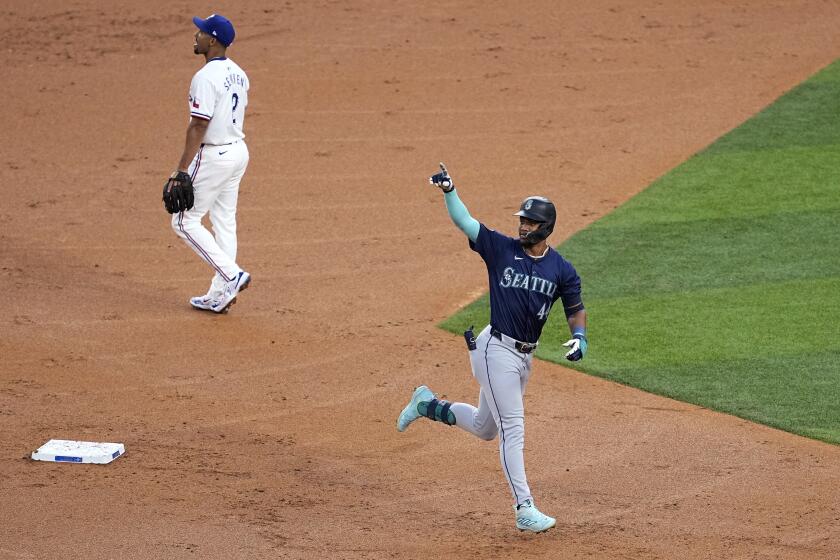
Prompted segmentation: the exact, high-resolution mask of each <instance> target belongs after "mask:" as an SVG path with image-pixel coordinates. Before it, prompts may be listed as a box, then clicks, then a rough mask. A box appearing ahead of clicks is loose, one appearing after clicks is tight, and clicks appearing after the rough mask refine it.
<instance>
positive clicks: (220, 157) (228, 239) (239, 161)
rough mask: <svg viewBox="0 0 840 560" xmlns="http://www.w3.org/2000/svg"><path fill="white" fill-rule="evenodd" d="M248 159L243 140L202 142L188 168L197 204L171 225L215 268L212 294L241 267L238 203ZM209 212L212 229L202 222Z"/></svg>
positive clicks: (182, 213) (211, 286)
mask: <svg viewBox="0 0 840 560" xmlns="http://www.w3.org/2000/svg"><path fill="white" fill-rule="evenodd" d="M248 159H249V155H248V147H247V146H246V145H245V142H244V141H242V140H240V141H238V142H234V143H233V144H226V145H223V146H213V145H209V144H203V145H202V146H201V148H200V149H199V150H198V153H197V154H196V156H195V158H193V161H192V163H191V164H190V168H189V173H190V177H192V180H193V187H194V188H195V206H193V207H192V209H190V210H187V211H186V212H181V213H179V214H174V215H173V216H172V229H174V230H175V233H176V234H178V237H180V238H181V239H183V240H184V241H185V242H186V243H187V245H189V246H190V247H191V248H192V249H193V251H195V252H196V253H197V254H198V256H199V257H201V258H202V259H203V260H204V262H206V263H207V264H209V265H210V266H211V267H212V268H213V270H214V271H215V274H214V275H213V279H212V280H211V282H210V290H209V291H208V293H209V294H211V295H214V294H219V293H221V292H222V290H223V289H224V285H225V283H226V282H229V281H230V280H232V279H234V278H236V275H237V274H239V272H240V271H241V270H242V269H241V268H240V267H239V265H237V264H236V203H237V200H238V198H239V182H240V181H241V180H242V176H243V175H244V174H245V169H246V168H247V167H248ZM208 212H209V213H210V223H211V224H212V226H213V233H210V232H209V231H208V230H207V229H206V228H205V227H204V226H203V225H202V224H201V219H202V218H203V217H204V216H205V215H206V214H207V213H208ZM214 234H215V235H214Z"/></svg>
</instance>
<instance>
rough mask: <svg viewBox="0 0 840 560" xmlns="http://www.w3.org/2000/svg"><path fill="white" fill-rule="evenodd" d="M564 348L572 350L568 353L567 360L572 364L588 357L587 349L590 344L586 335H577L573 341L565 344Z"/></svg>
mask: <svg viewBox="0 0 840 560" xmlns="http://www.w3.org/2000/svg"><path fill="white" fill-rule="evenodd" d="M563 346H565V347H566V348H569V349H570V350H569V351H568V352H566V359H567V360H569V361H570V362H577V361H578V360H582V359H583V357H584V356H586V349H587V348H588V347H589V343H588V342H587V341H586V337H585V336H584V335H582V334H576V335H574V337H573V338H572V339H571V340H569V341H568V342H566V343H565V344H563Z"/></svg>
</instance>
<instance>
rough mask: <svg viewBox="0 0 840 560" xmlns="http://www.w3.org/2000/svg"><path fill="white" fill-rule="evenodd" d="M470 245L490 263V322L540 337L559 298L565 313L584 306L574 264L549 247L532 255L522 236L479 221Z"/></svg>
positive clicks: (523, 336)
mask: <svg viewBox="0 0 840 560" xmlns="http://www.w3.org/2000/svg"><path fill="white" fill-rule="evenodd" d="M470 249H472V250H473V251H475V252H476V253H478V254H479V255H481V258H482V259H484V263H485V264H486V265H487V276H488V278H489V281H490V324H491V325H493V326H494V327H495V328H497V329H499V330H500V331H502V332H503V333H504V334H506V335H508V336H510V337H513V338H515V339H517V340H520V341H522V342H531V343H534V342H537V340H539V338H540V334H541V333H542V329H543V326H545V322H546V320H547V319H548V314H549V312H550V311H551V308H552V306H553V305H554V302H556V301H557V299H558V298H560V299H562V302H563V307H564V308H565V309H566V311H567V315H569V314H572V313H576V312H577V311H579V310H581V309H583V303H582V301H581V298H580V277H579V276H578V274H577V271H575V267H573V266H572V264H571V263H570V262H568V261H567V260H566V259H564V258H563V257H561V256H560V253H558V252H557V251H555V250H554V249H552V248H551V247H549V248H548V251H547V252H546V254H545V256H543V257H540V258H534V257H530V256H528V255H527V254H526V253H525V250H524V249H523V248H522V245H521V244H520V243H519V240H518V239H514V238H513V237H508V236H506V235H502V234H501V233H498V232H495V231H493V230H491V229H488V228H487V227H486V226H485V225H484V224H481V226H480V228H479V230H478V237H477V238H476V240H475V242H474V243H473V242H472V241H470Z"/></svg>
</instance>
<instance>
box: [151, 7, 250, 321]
mask: <svg viewBox="0 0 840 560" xmlns="http://www.w3.org/2000/svg"><path fill="white" fill-rule="evenodd" d="M193 23H195V25H196V27H198V31H196V33H195V44H194V45H193V50H194V51H195V54H200V55H203V56H204V59H205V64H204V66H203V67H202V68H201V69H200V70H199V71H198V72H196V74H195V76H193V79H192V83H191V84H190V95H189V108H190V121H189V125H188V126H187V135H186V136H187V137H186V142H185V146H184V152H183V154H182V155H181V160H180V162H179V163H178V171H176V172H175V173H173V174H172V178H170V182H172V181H177V178H176V177H177V176H180V177H183V178H184V182H185V183H187V186H189V183H190V182H191V183H192V188H193V189H194V204H193V205H192V207H191V208H190V206H189V205H182V208H184V207H186V209H184V210H183V211H179V212H177V213H175V214H173V216H172V229H174V230H175V233H177V234H178V237H180V238H181V239H183V240H184V241H185V242H186V243H187V245H189V246H190V247H191V248H192V249H193V250H194V251H195V252H196V253H197V254H198V255H199V256H200V257H201V258H202V259H203V260H204V261H205V262H206V263H207V264H209V265H210V266H211V267H212V268H213V271H214V275H213V279H212V281H211V283H210V289H209V290H208V291H207V293H206V294H205V295H203V296H196V297H193V298H191V299H190V304H191V305H192V306H193V307H194V308H195V309H200V310H205V311H212V312H215V313H225V312H226V311H227V310H228V308H229V307H230V306H231V304H233V303H234V302H235V300H236V296H237V295H238V294H239V292H241V291H243V290H244V289H245V288H247V287H248V285H249V283H250V282H251V275H250V274H248V273H247V272H246V271H244V270H243V269H242V267H240V266H239V265H238V264H237V262H236V204H237V199H238V196H239V182H240V181H241V180H242V176H243V175H244V174H245V169H246V167H247V166H248V157H249V156H248V147H247V146H246V145H245V134H244V133H243V131H242V126H243V124H244V122H245V108H246V107H247V106H248V88H249V85H250V84H249V81H248V76H247V75H246V74H245V72H244V71H243V70H242V68H240V67H239V66H238V65H237V64H236V63H235V62H234V61H233V60H231V59H229V58H227V56H226V50H227V47H229V46H230V44H231V43H232V42H233V39H234V36H235V31H234V29H233V24H231V22H230V21H229V20H228V19H227V18H225V17H223V16H220V15H218V14H213V15H211V16H210V17H208V18H207V19H201V18H198V17H194V18H193ZM184 173H186V174H188V177H187V176H185V175H184ZM191 196H192V194H191ZM164 201H166V189H165V190H164ZM176 210H177V205H176ZM171 211H172V210H170V212H171ZM208 212H209V213H210V222H211V223H212V225H213V233H210V231H208V230H207V229H206V228H205V227H204V226H203V225H202V224H201V219H202V218H203V217H204V216H205V215H206V214H207V213H208ZM214 234H215V235H214Z"/></svg>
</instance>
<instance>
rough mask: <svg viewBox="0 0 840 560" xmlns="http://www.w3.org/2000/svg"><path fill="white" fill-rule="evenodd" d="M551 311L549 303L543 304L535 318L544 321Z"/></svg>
mask: <svg viewBox="0 0 840 560" xmlns="http://www.w3.org/2000/svg"><path fill="white" fill-rule="evenodd" d="M549 311H551V303H544V304H543V306H542V307H540V310H539V311H537V317H539V318H540V321H544V320H545V318H546V317H548V312H549Z"/></svg>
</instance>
